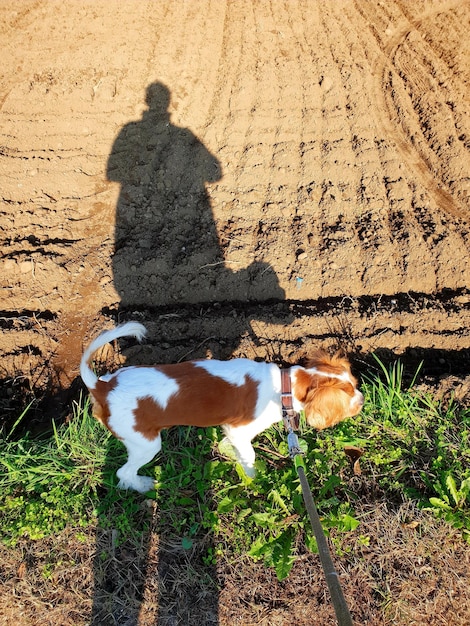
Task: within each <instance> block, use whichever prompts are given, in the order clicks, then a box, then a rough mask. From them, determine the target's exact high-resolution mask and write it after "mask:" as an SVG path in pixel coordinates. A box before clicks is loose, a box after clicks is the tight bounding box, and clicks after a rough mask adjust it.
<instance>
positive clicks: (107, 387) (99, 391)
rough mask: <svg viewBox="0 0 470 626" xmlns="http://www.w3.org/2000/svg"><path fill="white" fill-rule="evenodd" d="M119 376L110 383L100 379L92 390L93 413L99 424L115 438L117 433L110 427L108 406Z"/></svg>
mask: <svg viewBox="0 0 470 626" xmlns="http://www.w3.org/2000/svg"><path fill="white" fill-rule="evenodd" d="M117 384H118V382H117V376H115V377H114V378H111V380H109V381H105V380H101V379H98V380H97V382H96V385H95V388H94V389H90V394H91V403H92V413H93V417H95V418H96V419H97V420H98V421H99V422H101V423H102V424H103V426H106V428H107V429H108V430H110V431H111V432H112V433H113V435H114V436H115V437H117V435H116V433H115V432H114V431H113V429H112V428H110V426H109V417H110V415H111V412H110V410H109V404H108V394H109V393H110V392H111V391H112V390H113V389H115V387H116V386H117Z"/></svg>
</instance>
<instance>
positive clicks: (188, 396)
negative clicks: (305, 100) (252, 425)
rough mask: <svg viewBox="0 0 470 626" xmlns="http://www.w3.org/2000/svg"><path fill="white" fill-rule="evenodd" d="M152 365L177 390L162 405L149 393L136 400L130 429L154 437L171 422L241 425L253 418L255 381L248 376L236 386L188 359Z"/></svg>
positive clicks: (185, 424)
mask: <svg viewBox="0 0 470 626" xmlns="http://www.w3.org/2000/svg"><path fill="white" fill-rule="evenodd" d="M156 369H158V370H159V371H161V372H163V373H164V374H165V375H166V376H168V377H170V378H172V379H173V380H175V381H176V382H177V383H178V387H179V390H178V392H177V393H176V394H174V395H173V396H171V397H170V399H169V401H168V404H167V406H166V407H165V408H162V407H161V406H160V405H159V404H158V403H157V402H156V401H155V400H154V399H153V398H150V397H145V398H140V399H139V400H138V403H137V408H136V409H135V410H134V417H135V422H136V423H135V426H134V429H135V430H136V431H137V432H140V433H141V434H142V435H143V436H144V437H146V438H147V439H149V440H152V439H155V438H156V437H157V436H158V435H159V434H160V431H161V430H163V429H165V428H170V427H171V426H177V425H178V426H203V427H204V426H218V425H220V424H230V425H232V426H242V425H244V424H248V423H249V422H251V421H253V419H254V416H255V409H256V402H257V399H258V383H257V382H256V381H254V380H253V379H252V378H250V377H249V376H245V382H244V384H243V385H240V386H237V385H232V384H231V383H228V382H227V381H225V380H223V379H222V378H220V377H219V376H213V375H212V374H210V373H209V372H207V371H206V370H205V369H204V368H202V367H198V366H197V365H195V364H194V363H191V362H187V363H178V364H176V365H175V364H173V365H159V366H157V367H156Z"/></svg>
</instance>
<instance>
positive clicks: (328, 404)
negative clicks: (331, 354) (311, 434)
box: [304, 379, 354, 430]
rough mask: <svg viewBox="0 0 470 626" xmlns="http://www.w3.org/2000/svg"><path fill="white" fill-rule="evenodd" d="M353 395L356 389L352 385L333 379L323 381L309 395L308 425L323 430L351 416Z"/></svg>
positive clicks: (307, 406)
mask: <svg viewBox="0 0 470 626" xmlns="http://www.w3.org/2000/svg"><path fill="white" fill-rule="evenodd" d="M343 392H344V393H343ZM352 395H354V388H353V386H352V385H351V384H350V383H343V382H341V381H338V380H332V379H327V380H325V381H322V382H321V384H319V385H318V386H317V387H315V388H311V389H310V390H309V392H308V393H307V398H306V401H305V404H304V410H305V418H306V420H307V423H308V424H309V425H310V426H313V427H314V428H317V429H318V430H322V429H323V428H328V427H329V426H334V425H335V424H337V423H338V422H341V421H342V420H344V419H345V418H346V417H348V416H349V403H350V399H351V396H352Z"/></svg>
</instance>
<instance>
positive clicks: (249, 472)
mask: <svg viewBox="0 0 470 626" xmlns="http://www.w3.org/2000/svg"><path fill="white" fill-rule="evenodd" d="M243 469H244V470H245V474H246V475H247V476H248V478H254V477H255V476H256V470H255V468H254V467H253V466H252V465H250V466H248V467H243Z"/></svg>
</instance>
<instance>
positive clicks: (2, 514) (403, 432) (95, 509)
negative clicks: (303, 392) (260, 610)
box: [0, 362, 470, 579]
mask: <svg viewBox="0 0 470 626" xmlns="http://www.w3.org/2000/svg"><path fill="white" fill-rule="evenodd" d="M378 364H379V370H378V371H379V373H378V374H377V375H376V376H374V377H373V378H369V379H366V380H365V382H364V383H363V386H362V388H363V391H364V394H365V397H366V402H365V405H364V409H363V411H362V413H361V415H360V416H358V417H357V418H355V419H351V420H348V421H346V422H344V423H342V424H340V425H339V426H337V427H336V428H334V429H332V430H328V431H322V432H321V433H315V432H312V431H311V430H308V429H306V428H305V427H303V428H302V429H301V433H300V441H301V445H302V448H303V450H304V451H305V456H304V458H305V464H306V468H307V475H308V478H309V481H310V484H311V486H312V489H313V494H314V498H315V500H316V503H317V506H318V508H319V511H320V515H321V517H322V523H323V526H324V528H325V531H326V532H327V533H328V532H329V531H330V530H331V529H335V533H334V534H335V537H336V539H335V543H336V546H337V548H338V549H340V544H341V541H340V537H341V533H343V532H350V531H356V532H357V533H358V534H359V536H360V520H359V519H357V518H356V515H355V504H356V503H357V502H358V501H359V500H360V499H361V498H364V497H365V496H364V491H365V490H366V491H367V492H368V493H369V494H370V493H371V492H380V494H381V495H382V496H385V497H386V498H387V500H389V501H392V502H393V501H395V502H397V504H398V503H401V502H403V501H404V500H409V499H412V500H414V501H416V502H418V504H419V505H420V506H421V507H423V508H427V509H430V510H432V511H433V512H434V514H435V515H437V516H439V517H441V518H443V519H444V520H445V521H446V522H447V523H449V524H451V525H452V526H454V527H456V528H459V529H460V530H461V532H462V534H463V537H464V538H465V539H466V540H469V537H470V511H469V499H470V498H469V491H470V452H469V441H468V433H469V422H470V411H469V410H468V409H465V408H462V407H460V406H458V405H457V404H455V403H453V402H450V403H447V404H446V405H443V404H441V403H439V402H437V401H436V400H435V399H434V398H433V397H432V395H431V394H429V393H426V392H424V391H420V390H419V389H417V388H416V387H415V385H414V382H415V381H414V380H413V381H412V383H411V385H410V386H405V385H404V383H403V367H402V365H401V364H400V362H397V363H395V364H394V365H392V366H391V367H390V368H386V367H385V366H383V365H382V364H381V363H380V362H378ZM26 417H27V413H26V415H22V416H20V418H19V420H18V422H17V424H16V425H15V426H18V425H21V423H20V419H23V421H24V420H25V419H26ZM18 423H19V424H18ZM220 439H221V434H220V432H219V431H218V429H215V428H212V429H204V430H203V429H197V428H192V429H191V428H175V429H173V430H172V431H169V432H167V433H165V441H164V444H163V450H164V453H163V454H162V455H161V456H159V457H157V459H156V461H155V462H154V463H152V464H149V465H148V466H147V467H146V468H143V470H142V472H143V473H146V474H149V475H152V476H153V477H154V478H155V479H156V481H157V486H156V490H155V492H153V493H152V494H149V495H150V497H153V498H155V499H156V500H157V501H158V511H159V520H160V521H159V529H158V532H160V533H162V534H164V535H165V536H166V537H173V538H174V540H175V541H177V542H179V543H180V546H181V547H182V548H183V549H187V550H190V549H191V548H192V547H193V545H194V542H196V541H199V540H200V539H201V538H203V537H205V536H208V535H210V536H211V542H210V547H208V548H207V554H206V556H205V562H206V564H211V563H214V562H215V561H216V560H217V558H218V557H219V556H220V555H221V554H225V553H226V551H227V546H230V551H235V552H243V553H248V554H250V555H251V556H252V558H254V559H256V560H261V559H262V560H263V561H264V562H265V563H266V565H268V566H270V567H273V568H274V569H275V570H276V573H277V575H278V577H279V578H280V579H283V578H285V577H286V576H287V575H288V573H289V571H290V568H291V567H292V564H293V562H294V559H295V556H296V555H297V554H298V553H299V552H301V551H302V550H305V549H307V550H311V551H315V550H316V544H315V539H314V537H313V535H312V531H311V529H310V526H309V523H308V518H307V515H306V512H305V509H304V504H303V499H302V494H301V490H300V486H299V481H298V478H297V474H296V471H295V469H294V466H293V463H292V461H291V460H290V459H289V458H288V450H287V442H286V437H285V433H284V431H283V427H282V426H281V425H278V426H275V427H273V428H271V429H270V430H269V431H266V432H265V433H264V434H263V435H261V436H260V437H259V438H258V440H257V442H256V447H257V461H256V465H257V476H256V478H255V479H254V480H251V479H248V478H246V477H245V475H244V474H243V472H242V471H241V469H240V467H239V466H238V465H237V464H236V463H235V462H234V461H233V460H231V459H230V458H229V455H230V450H229V449H228V448H227V447H224V445H223V444H222V443H221V441H220ZM219 444H220V445H219ZM0 445H1V453H0V488H1V490H2V494H3V498H2V502H1V503H0V540H1V541H2V542H3V543H6V544H9V545H12V544H15V543H17V542H18V541H19V540H20V539H22V538H26V539H29V540H35V539H41V538H43V537H45V536H48V535H52V534H55V533H58V532H60V531H61V530H63V529H64V528H65V527H72V528H77V529H79V528H83V527H87V526H89V525H96V524H98V525H100V526H101V527H103V528H110V529H113V530H115V531H116V536H117V537H118V540H121V541H124V540H126V539H128V538H129V537H132V536H136V535H139V534H142V533H144V532H145V531H146V530H147V524H148V520H147V518H146V516H145V514H144V513H143V511H144V508H145V507H143V505H142V503H143V502H144V498H143V497H142V496H141V495H139V494H136V493H134V492H122V491H119V490H117V488H116V478H115V471H116V469H117V468H118V467H119V466H120V465H121V464H122V463H123V461H124V458H125V451H124V448H123V446H122V444H121V443H120V442H118V441H117V440H115V439H114V438H113V437H112V436H111V435H110V434H109V433H108V432H107V431H106V430H105V429H104V428H103V427H102V426H101V425H100V424H99V423H97V422H96V421H95V420H94V419H93V418H92V417H91V415H90V410H89V405H88V402H87V401H86V400H83V399H82V400H80V402H79V403H77V404H76V405H75V407H74V414H73V416H72V418H71V419H70V421H69V422H68V423H66V424H62V425H60V426H57V427H56V426H54V427H53V430H52V432H51V433H49V434H48V435H47V436H46V435H45V436H43V437H39V438H37V437H36V438H34V437H31V436H30V435H28V434H25V435H24V436H22V437H20V438H14V437H13V434H12V433H10V434H9V435H4V436H3V438H2V440H1V442H0ZM345 446H354V447H355V448H357V449H359V452H362V456H361V458H360V460H359V462H358V463H359V464H360V470H361V475H360V480H358V476H357V474H358V473H359V472H358V464H357V463H356V466H355V470H356V471H355V472H354V471H353V465H352V462H351V460H350V459H349V457H348V456H347V455H346V454H345ZM367 497H370V496H367ZM358 526H359V528H358ZM356 529H357V530H356ZM338 537H339V539H338ZM362 541H363V542H364V543H367V537H363V538H362Z"/></svg>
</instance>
